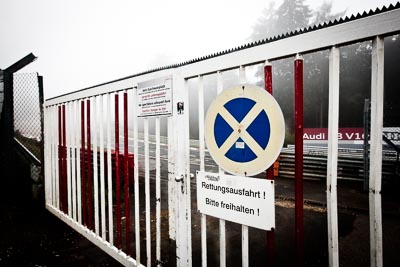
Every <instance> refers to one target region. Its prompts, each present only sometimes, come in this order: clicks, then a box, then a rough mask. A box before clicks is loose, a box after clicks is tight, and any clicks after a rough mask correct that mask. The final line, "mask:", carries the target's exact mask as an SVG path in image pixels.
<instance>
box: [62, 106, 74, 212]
mask: <svg viewBox="0 0 400 267" xmlns="http://www.w3.org/2000/svg"><path fill="white" fill-rule="evenodd" d="M70 110H71V102H68V103H66V104H65V118H64V119H65V122H64V124H65V130H64V131H65V139H66V140H64V143H65V149H66V152H67V155H66V156H67V159H66V163H65V164H66V166H65V167H66V168H67V200H68V216H69V217H72V199H71V192H72V190H71V125H70V123H71V117H70Z"/></svg>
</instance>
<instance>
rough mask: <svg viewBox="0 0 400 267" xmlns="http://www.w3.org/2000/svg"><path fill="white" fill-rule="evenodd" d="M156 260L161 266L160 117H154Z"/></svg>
mask: <svg viewBox="0 0 400 267" xmlns="http://www.w3.org/2000/svg"><path fill="white" fill-rule="evenodd" d="M155 124H156V125H155V127H156V261H157V265H158V266H161V162H160V157H161V151H160V118H159V117H157V118H156V123H155Z"/></svg>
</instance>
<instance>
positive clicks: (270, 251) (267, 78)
mask: <svg viewBox="0 0 400 267" xmlns="http://www.w3.org/2000/svg"><path fill="white" fill-rule="evenodd" d="M264 88H265V90H266V91H267V92H268V93H270V94H271V95H272V65H265V66H264ZM266 178H267V179H268V180H274V166H273V165H272V166H271V167H269V168H268V170H267V174H266ZM266 248H267V266H275V229H272V230H271V231H267V244H266Z"/></svg>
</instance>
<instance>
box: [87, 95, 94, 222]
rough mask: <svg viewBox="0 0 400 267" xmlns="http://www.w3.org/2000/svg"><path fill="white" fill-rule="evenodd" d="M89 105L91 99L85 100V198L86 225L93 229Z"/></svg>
mask: <svg viewBox="0 0 400 267" xmlns="http://www.w3.org/2000/svg"><path fill="white" fill-rule="evenodd" d="M90 105H91V101H90V99H87V100H86V110H87V113H86V117H87V120H86V127H87V130H86V152H87V161H86V162H87V166H86V169H87V172H88V175H87V193H88V194H87V200H88V202H89V204H88V209H87V211H88V227H89V229H91V230H93V194H92V190H93V180H92V179H93V177H92V144H91V125H90V123H91V118H90V116H91V114H90Z"/></svg>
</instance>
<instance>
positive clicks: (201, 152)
mask: <svg viewBox="0 0 400 267" xmlns="http://www.w3.org/2000/svg"><path fill="white" fill-rule="evenodd" d="M198 112H199V113H198V115H199V158H200V171H201V172H204V171H205V164H204V158H205V148H204V147H205V143H204V81H203V76H199V89H198ZM201 262H202V267H207V215H206V214H203V213H202V214H201Z"/></svg>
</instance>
